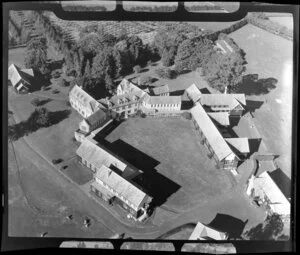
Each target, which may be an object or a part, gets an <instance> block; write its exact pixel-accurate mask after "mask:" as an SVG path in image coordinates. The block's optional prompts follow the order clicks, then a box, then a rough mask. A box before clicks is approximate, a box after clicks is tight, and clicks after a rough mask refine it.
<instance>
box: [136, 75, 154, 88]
mask: <svg viewBox="0 0 300 255" xmlns="http://www.w3.org/2000/svg"><path fill="white" fill-rule="evenodd" d="M152 82H153V78H152V77H151V76H142V77H140V78H139V79H138V85H139V86H145V85H149V84H151V83H152Z"/></svg>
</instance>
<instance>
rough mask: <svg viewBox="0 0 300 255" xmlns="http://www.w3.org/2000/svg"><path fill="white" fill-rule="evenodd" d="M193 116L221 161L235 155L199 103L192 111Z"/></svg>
mask: <svg viewBox="0 0 300 255" xmlns="http://www.w3.org/2000/svg"><path fill="white" fill-rule="evenodd" d="M191 114H192V116H193V118H194V119H195V121H196V122H197V123H198V125H199V127H200V129H201V130H202V132H203V134H204V136H205V137H206V139H207V140H208V142H209V144H210V146H211V147H212V149H213V150H214V152H215V154H216V156H217V157H218V159H219V161H221V160H223V159H224V158H226V157H227V156H229V155H231V154H234V153H233V151H232V150H231V149H230V147H229V145H228V144H227V143H226V141H225V140H224V138H223V136H222V135H221V134H220V132H219V130H218V129H217V127H216V126H215V125H214V123H213V122H212V120H211V119H210V118H209V117H208V115H207V113H206V111H205V110H204V109H203V107H202V105H201V104H199V102H197V103H196V105H195V106H194V107H193V108H192V109H191ZM234 155H235V154H234Z"/></svg>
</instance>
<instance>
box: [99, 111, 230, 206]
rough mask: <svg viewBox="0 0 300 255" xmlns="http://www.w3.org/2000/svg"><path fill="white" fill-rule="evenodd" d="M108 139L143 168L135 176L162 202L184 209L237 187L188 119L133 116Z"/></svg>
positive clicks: (128, 159)
mask: <svg viewBox="0 0 300 255" xmlns="http://www.w3.org/2000/svg"><path fill="white" fill-rule="evenodd" d="M105 140H106V142H107V146H108V147H109V149H110V150H111V151H112V152H114V153H117V154H118V155H119V156H121V157H123V158H124V159H126V161H128V162H129V163H131V164H132V165H134V166H135V167H137V168H138V169H141V170H142V171H143V172H144V174H143V175H139V176H137V177H135V178H134V179H133V181H134V182H136V183H137V184H140V185H141V186H142V187H145V189H146V190H148V192H149V194H150V195H151V196H153V198H154V200H155V204H156V205H158V206H162V205H163V206H164V207H167V208H169V209H173V210H176V211H184V210H187V209H189V208H192V207H194V206H196V205H197V204H198V203H201V204H205V203H207V202H209V201H210V200H213V199H214V198H215V197H218V196H220V195H221V194H222V193H224V192H226V191H229V190H230V189H231V188H233V186H234V181H233V179H232V176H230V173H228V172H225V171H222V170H219V169H216V168H215V163H214V161H212V160H210V159H209V158H208V156H207V154H208V150H207V149H206V148H205V147H204V146H203V145H201V144H200V141H199V137H198V136H197V133H196V130H194V127H193V124H192V122H191V121H189V120H187V119H183V118H151V117H147V118H129V119H128V120H126V121H125V122H123V123H121V124H120V125H119V126H118V127H117V128H115V129H114V130H113V131H112V132H111V133H110V134H108V135H107V136H106V138H105Z"/></svg>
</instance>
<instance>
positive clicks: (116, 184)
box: [95, 165, 147, 211]
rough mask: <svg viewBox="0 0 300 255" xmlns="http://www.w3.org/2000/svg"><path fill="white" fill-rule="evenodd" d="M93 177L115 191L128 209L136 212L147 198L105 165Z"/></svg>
mask: <svg viewBox="0 0 300 255" xmlns="http://www.w3.org/2000/svg"><path fill="white" fill-rule="evenodd" d="M95 177H96V178H98V179H99V180H101V181H102V182H103V183H105V184H106V185H107V186H108V187H110V188H111V189H112V190H113V191H115V192H116V193H117V197H118V198H120V199H121V200H122V201H123V202H125V203H126V204H128V205H129V206H130V207H132V208H134V209H135V210H136V211H137V210H138V207H140V206H141V203H142V202H143V200H144V199H145V197H146V196H147V194H146V193H145V192H143V191H142V190H140V189H139V188H137V187H136V186H135V185H133V184H132V183H130V182H129V181H127V180H126V179H124V178H123V177H122V176H120V175H119V174H117V173H116V172H114V171H113V170H112V169H110V168H108V167H106V166H105V165H103V166H101V168H100V169H98V170H97V172H96V174H95ZM96 181H97V179H96Z"/></svg>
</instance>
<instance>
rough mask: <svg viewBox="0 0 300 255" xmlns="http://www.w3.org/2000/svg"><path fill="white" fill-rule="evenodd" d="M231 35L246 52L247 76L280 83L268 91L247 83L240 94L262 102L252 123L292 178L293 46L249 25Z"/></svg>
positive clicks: (287, 41)
mask: <svg viewBox="0 0 300 255" xmlns="http://www.w3.org/2000/svg"><path fill="white" fill-rule="evenodd" d="M230 36H231V37H232V38H233V39H234V40H235V42H236V43H237V44H238V45H239V46H240V47H241V48H242V49H243V50H244V51H245V52H246V60H247V62H248V64H247V71H246V74H256V75H258V79H268V78H269V79H275V81H276V80H277V83H276V82H275V84H274V86H273V88H271V89H270V91H269V92H268V91H265V90H263V89H262V87H260V86H257V84H255V82H251V83H247V82H245V83H244V85H243V86H242V89H241V91H240V92H242V93H246V95H247V99H248V100H253V101H261V102H262V103H263V104H262V106H261V107H260V108H259V109H258V110H256V111H255V118H254V119H253V121H254V123H255V126H256V127H257V129H258V131H259V133H260V134H261V137H262V138H263V141H264V142H265V143H266V145H267V147H268V149H269V151H270V153H274V154H276V155H280V157H279V158H278V163H279V166H280V168H281V169H282V170H283V171H284V172H285V174H286V175H287V176H289V177H290V175H291V124H292V123H291V119H292V115H291V114H292V100H293V95H292V88H293V83H292V82H293V81H292V77H293V72H292V67H293V43H292V42H291V41H289V40H286V39H284V38H281V37H279V36H276V35H274V34H271V33H269V32H267V31H265V30H262V29H260V28H257V27H255V26H253V25H250V24H248V25H246V26H244V27H242V28H241V29H239V30H237V31H235V32H233V33H232V34H230Z"/></svg>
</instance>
